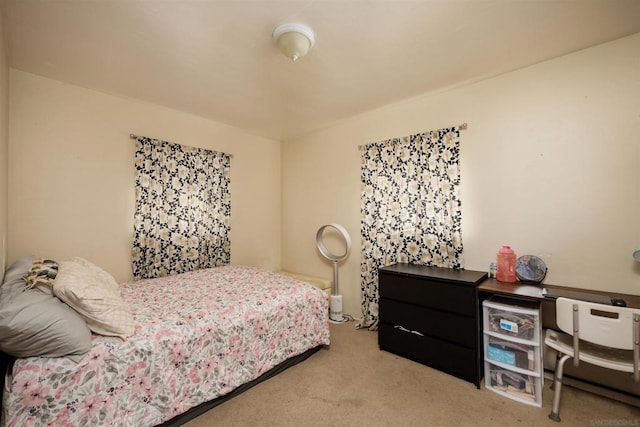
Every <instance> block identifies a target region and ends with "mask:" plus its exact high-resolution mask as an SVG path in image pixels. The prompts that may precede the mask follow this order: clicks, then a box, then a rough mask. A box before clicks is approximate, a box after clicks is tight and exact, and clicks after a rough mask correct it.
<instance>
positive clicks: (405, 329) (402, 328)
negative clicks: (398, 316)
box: [394, 325, 424, 337]
mask: <svg viewBox="0 0 640 427" xmlns="http://www.w3.org/2000/svg"><path fill="white" fill-rule="evenodd" d="M394 328H395V329H400V330H401V331H402V332H409V333H410V334H414V335H420V336H421V337H423V336H424V334H421V333H420V332H418V331H412V330H410V329H407V328H405V327H404V326H400V325H395V326H394Z"/></svg>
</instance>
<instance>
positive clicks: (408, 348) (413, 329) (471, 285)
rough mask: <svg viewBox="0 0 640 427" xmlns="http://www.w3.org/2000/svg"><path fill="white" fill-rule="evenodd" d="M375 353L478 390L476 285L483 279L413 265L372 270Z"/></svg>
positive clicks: (472, 274)
mask: <svg viewBox="0 0 640 427" xmlns="http://www.w3.org/2000/svg"><path fill="white" fill-rule="evenodd" d="M378 275H379V278H378V280H379V282H378V285H379V292H380V306H379V319H380V322H379V328H378V344H379V346H380V349H381V350H386V351H389V352H392V353H395V354H397V355H399V356H403V357H406V358H408V359H411V360H414V361H416V362H419V363H423V364H425V365H428V366H431V367H433V368H436V369H439V370H441V371H443V372H446V373H448V374H451V375H454V376H456V377H459V378H462V379H464V380H466V381H470V382H472V383H474V384H475V385H476V387H478V388H480V381H481V380H482V356H483V355H482V345H481V336H480V327H479V325H480V313H479V303H478V297H477V292H476V286H477V285H478V284H480V283H481V282H483V281H484V279H485V278H486V277H487V274H486V273H484V272H481V271H473V270H453V269H449V268H440V267H426V266H422V265H415V264H400V263H399V264H393V265H390V266H387V267H382V268H380V269H378Z"/></svg>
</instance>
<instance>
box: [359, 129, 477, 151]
mask: <svg viewBox="0 0 640 427" xmlns="http://www.w3.org/2000/svg"><path fill="white" fill-rule="evenodd" d="M458 129H459V130H467V124H466V123H462V124H461V125H458ZM373 144H375V142H374V143H373ZM367 145H369V144H364V145H358V149H361V148H362V147H366V146H367Z"/></svg>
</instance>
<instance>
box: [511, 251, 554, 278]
mask: <svg viewBox="0 0 640 427" xmlns="http://www.w3.org/2000/svg"><path fill="white" fill-rule="evenodd" d="M546 275H547V265H546V264H545V263H544V261H543V260H542V259H540V258H538V257H537V256H535V255H523V256H521V257H519V258H518V259H517V260H516V276H518V280H520V281H521V282H525V283H535V284H538V283H541V282H542V280H543V279H544V276H546Z"/></svg>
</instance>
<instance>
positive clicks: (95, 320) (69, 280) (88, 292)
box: [53, 260, 135, 339]
mask: <svg viewBox="0 0 640 427" xmlns="http://www.w3.org/2000/svg"><path fill="white" fill-rule="evenodd" d="M84 261H86V260H84ZM86 262H88V261H86ZM96 268H98V267H97V266H96ZM100 271H102V273H104V274H102V273H100ZM100 271H98V270H96V269H95V268H91V267H88V266H87V265H85V264H84V263H80V262H76V261H62V262H60V263H59V265H58V275H57V276H56V280H55V282H54V283H53V294H54V295H55V296H57V297H58V298H60V299H61V300H62V301H64V302H66V303H67V304H68V305H69V306H70V307H71V308H73V309H74V310H76V311H77V312H78V313H79V314H80V315H81V316H82V317H83V318H84V319H85V321H86V322H87V326H88V327H89V329H91V330H92V331H93V332H95V333H96V334H100V335H108V336H116V337H120V338H122V339H125V338H127V337H128V336H131V335H133V332H134V329H135V324H134V321H133V314H132V312H131V309H130V308H129V306H128V305H127V304H126V303H125V302H124V300H123V299H122V296H121V295H120V291H119V290H118V284H117V282H116V283H115V287H114V282H115V280H113V282H112V281H111V280H110V279H109V277H111V276H110V275H109V274H108V273H106V272H104V271H103V270H100ZM105 275H107V276H108V277H107V276H105ZM111 279H113V277H111Z"/></svg>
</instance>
